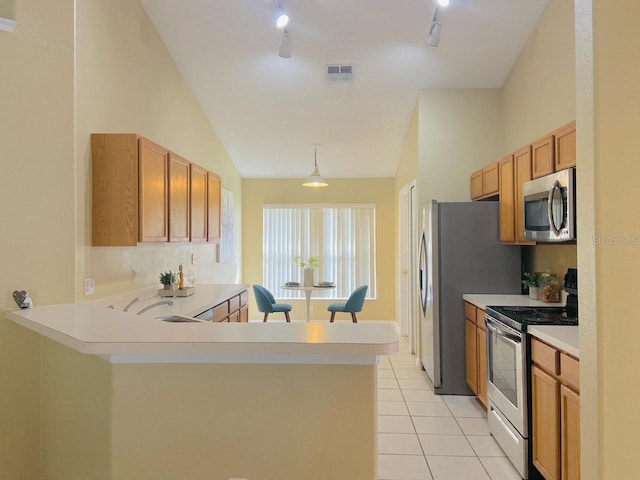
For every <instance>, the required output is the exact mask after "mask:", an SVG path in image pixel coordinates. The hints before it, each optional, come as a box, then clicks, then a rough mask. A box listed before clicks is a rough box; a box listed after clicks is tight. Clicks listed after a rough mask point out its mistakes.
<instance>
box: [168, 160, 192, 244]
mask: <svg viewBox="0 0 640 480" xmlns="http://www.w3.org/2000/svg"><path fill="white" fill-rule="evenodd" d="M189 204H190V199H189V161H188V160H185V159H184V158H182V157H180V156H178V155H176V154H174V153H170V154H169V241H170V242H188V241H189Z"/></svg>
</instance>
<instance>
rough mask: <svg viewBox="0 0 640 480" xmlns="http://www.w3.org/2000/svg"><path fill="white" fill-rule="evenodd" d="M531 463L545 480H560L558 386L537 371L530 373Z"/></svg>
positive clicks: (540, 371) (551, 378)
mask: <svg viewBox="0 0 640 480" xmlns="http://www.w3.org/2000/svg"><path fill="white" fill-rule="evenodd" d="M531 384H532V403H533V432H532V435H533V463H534V465H535V466H536V468H537V469H538V470H539V471H540V473H542V475H544V477H545V478H546V479H547V480H558V479H559V478H560V405H559V404H560V401H559V395H560V383H559V382H558V381H557V380H556V379H555V378H553V377H551V376H550V375H547V374H546V373H544V372H543V371H542V370H540V369H539V368H538V367H535V366H534V367H532V369H531Z"/></svg>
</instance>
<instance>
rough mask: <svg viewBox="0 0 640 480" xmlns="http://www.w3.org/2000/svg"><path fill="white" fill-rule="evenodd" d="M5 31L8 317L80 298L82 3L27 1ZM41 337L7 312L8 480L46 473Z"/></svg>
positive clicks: (2, 353) (0, 92)
mask: <svg viewBox="0 0 640 480" xmlns="http://www.w3.org/2000/svg"><path fill="white" fill-rule="evenodd" d="M11 3H12V5H13V6H15V13H16V19H18V20H19V23H18V25H17V26H16V28H15V30H14V31H13V32H12V33H9V32H0V58H2V74H1V75H0V104H1V105H2V108H1V109H0V146H1V147H0V149H1V150H2V153H1V157H2V174H0V203H1V204H2V205H3V209H2V220H3V227H4V228H3V234H2V235H0V250H1V251H2V252H3V257H2V272H3V275H2V276H0V292H1V294H0V311H5V310H7V309H10V308H16V304H15V303H14V301H13V298H12V292H13V291H14V290H23V289H24V290H27V291H28V292H29V294H30V295H31V297H32V299H33V301H34V303H35V305H44V304H51V303H64V302H69V301H73V298H74V278H75V248H74V247H75V241H74V235H75V216H74V213H75V198H74V189H75V185H74V175H75V171H74V154H75V152H74V146H75V145H74V137H73V122H74V118H73V108H74V98H73V40H74V38H73V30H74V29H73V18H74V1H73V0H60V1H57V2H42V1H38V0H21V1H20V2H15V3H14V2H11ZM40 353H41V346H40V337H39V335H36V334H34V333H32V332H29V331H27V330H25V329H23V328H22V327H19V326H18V325H16V324H14V323H12V322H9V321H8V320H7V319H6V318H5V317H4V315H0V391H2V393H1V394H0V432H1V434H0V479H2V480H14V479H18V478H19V479H21V480H35V479H39V478H40V477H39V475H40V450H41V447H40V445H41V439H40V423H41V413H40V392H41V386H40V373H41V370H40V358H41V355H40Z"/></svg>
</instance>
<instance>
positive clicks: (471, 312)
mask: <svg viewBox="0 0 640 480" xmlns="http://www.w3.org/2000/svg"><path fill="white" fill-rule="evenodd" d="M464 317H465V318H466V319H467V320H470V321H471V322H473V323H476V306H475V305H474V304H473V303H469V302H464Z"/></svg>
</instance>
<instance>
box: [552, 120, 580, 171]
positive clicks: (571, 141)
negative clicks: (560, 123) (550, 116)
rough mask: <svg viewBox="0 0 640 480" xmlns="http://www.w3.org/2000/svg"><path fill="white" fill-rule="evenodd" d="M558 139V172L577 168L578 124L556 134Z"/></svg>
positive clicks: (568, 126) (572, 124) (566, 126)
mask: <svg viewBox="0 0 640 480" xmlns="http://www.w3.org/2000/svg"><path fill="white" fill-rule="evenodd" d="M554 136H555V138H556V171H558V170H564V169H565V168H570V167H575V166H576V122H575V121H573V122H571V123H570V124H568V125H565V126H564V127H562V128H559V129H558V130H556V131H555V132H554Z"/></svg>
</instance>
